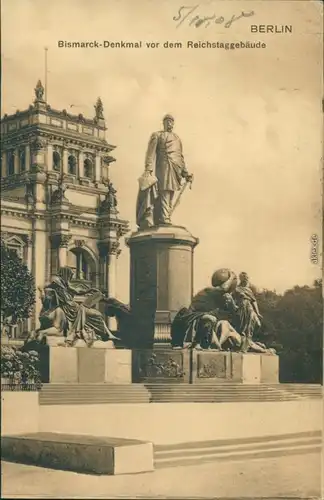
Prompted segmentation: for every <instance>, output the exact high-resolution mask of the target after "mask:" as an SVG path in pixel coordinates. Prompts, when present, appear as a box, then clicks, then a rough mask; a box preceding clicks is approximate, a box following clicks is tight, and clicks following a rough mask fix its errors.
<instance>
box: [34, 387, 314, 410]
mask: <svg viewBox="0 0 324 500" xmlns="http://www.w3.org/2000/svg"><path fill="white" fill-rule="evenodd" d="M290 387H291V386H287V385H284V384H282V385H279V384H278V385H265V384H262V385H260V384H258V385H242V384H233V383H232V384H223V385H219V384H209V383H208V384H173V383H170V384H165V383H164V384H116V385H115V384H104V383H102V384H44V385H43V387H42V389H41V391H40V393H39V400H40V404H41V405H55V404H60V405H61V404H66V405H68V404H73V405H76V404H80V405H82V404H119V403H121V404H126V403H132V404H135V403H149V402H151V403H231V402H275V401H296V400H300V399H318V398H320V397H322V392H321V386H314V387H312V388H311V391H309V390H308V387H307V386H306V387H305V386H303V385H300V386H299V387H298V388H295V387H294V386H293V389H292V390H291V389H290Z"/></svg>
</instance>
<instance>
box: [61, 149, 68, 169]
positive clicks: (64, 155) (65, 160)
mask: <svg viewBox="0 0 324 500" xmlns="http://www.w3.org/2000/svg"><path fill="white" fill-rule="evenodd" d="M62 169H63V170H62V171H63V174H67V173H68V150H67V149H63V165H62Z"/></svg>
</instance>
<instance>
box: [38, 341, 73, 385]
mask: <svg viewBox="0 0 324 500" xmlns="http://www.w3.org/2000/svg"><path fill="white" fill-rule="evenodd" d="M78 351H79V349H77V348H76V347H71V348H69V347H57V346H49V347H48V349H47V359H48V382H53V383H76V382H78ZM44 354H45V353H44ZM42 361H43V360H42Z"/></svg>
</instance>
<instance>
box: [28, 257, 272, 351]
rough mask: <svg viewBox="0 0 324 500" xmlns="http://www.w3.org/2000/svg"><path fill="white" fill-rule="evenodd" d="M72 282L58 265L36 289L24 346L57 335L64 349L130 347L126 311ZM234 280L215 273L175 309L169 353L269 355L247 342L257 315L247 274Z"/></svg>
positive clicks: (229, 275) (225, 271)
mask: <svg viewBox="0 0 324 500" xmlns="http://www.w3.org/2000/svg"><path fill="white" fill-rule="evenodd" d="M72 278H73V271H72V269H70V268H68V267H63V268H61V269H60V270H59V273H58V275H57V276H56V277H54V279H53V280H52V283H51V284H49V285H47V286H46V287H45V288H44V289H41V290H40V293H41V299H42V304H43V307H42V310H41V312H40V316H39V321H40V328H39V329H38V330H37V331H35V332H33V333H32V335H31V336H30V337H29V338H28V339H27V341H26V342H27V343H29V342H31V341H36V342H39V343H44V344H46V342H47V337H49V336H50V337H57V338H62V337H63V338H64V341H63V342H62V343H61V344H59V345H62V346H66V347H68V346H74V345H76V343H77V342H80V341H81V342H82V343H83V344H84V345H85V346H88V347H92V346H98V347H99V346H102V347H114V343H115V342H118V341H119V342H121V343H122V345H123V346H124V347H126V348H132V347H136V346H134V345H133V343H132V335H131V333H132V330H133V331H134V329H136V324H135V321H134V318H133V317H132V313H131V310H130V308H129V307H128V306H127V305H125V304H123V303H122V302H120V301H118V300H117V299H115V298H109V297H105V296H104V295H103V294H102V293H101V292H100V291H99V290H96V289H93V288H89V287H88V286H87V285H85V284H82V283H78V284H77V285H75V284H72V283H71V279H72ZM239 278H240V281H239V283H238V280H237V277H236V275H235V274H234V273H233V272H232V271H230V270H229V269H220V270H218V271H216V272H215V273H214V274H213V276H212V286H211V287H207V288H204V289H203V290H201V291H200V292H198V293H197V294H196V295H195V296H194V297H193V299H192V302H191V305H190V306H189V307H183V308H181V309H180V310H179V311H178V313H177V314H176V316H175V318H174V320H173V322H172V325H171V346H172V347H173V349H183V348H193V349H197V350H206V349H214V350H217V351H221V350H234V351H242V352H248V351H251V352H259V353H268V354H275V351H274V350H273V349H267V348H266V346H265V345H264V344H261V343H260V342H255V341H254V340H253V334H254V332H255V330H256V328H259V327H260V326H261V321H260V320H261V315H260V313H259V310H258V305H257V301H256V298H255V294H254V292H253V289H252V288H251V286H250V284H249V281H248V276H247V274H246V273H241V274H240V277H239ZM76 295H82V296H85V297H86V298H85V300H84V302H83V303H78V302H77V301H75V300H74V297H75V296H76ZM99 301H100V302H101V303H103V304H104V306H105V312H104V313H103V314H102V313H101V312H100V311H99V310H97V309H95V308H94V307H93V305H95V304H97V303H98V302H99ZM104 316H110V317H112V316H114V317H116V320H117V325H118V327H117V336H115V335H113V333H112V332H111V331H110V330H109V328H108V327H107V325H106V322H105V317H104Z"/></svg>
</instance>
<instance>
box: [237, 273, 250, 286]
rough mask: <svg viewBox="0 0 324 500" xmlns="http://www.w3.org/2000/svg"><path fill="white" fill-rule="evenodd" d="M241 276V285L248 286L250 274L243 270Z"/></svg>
mask: <svg viewBox="0 0 324 500" xmlns="http://www.w3.org/2000/svg"><path fill="white" fill-rule="evenodd" d="M239 278H240V284H241V285H243V286H246V285H247V284H248V283H249V276H248V274H247V273H246V272H244V271H243V272H242V273H240V275H239Z"/></svg>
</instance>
